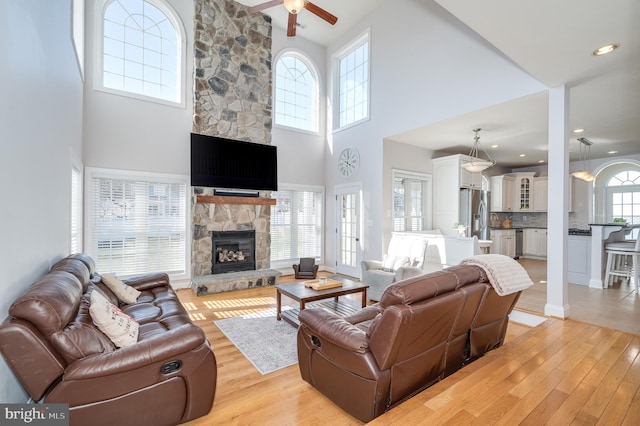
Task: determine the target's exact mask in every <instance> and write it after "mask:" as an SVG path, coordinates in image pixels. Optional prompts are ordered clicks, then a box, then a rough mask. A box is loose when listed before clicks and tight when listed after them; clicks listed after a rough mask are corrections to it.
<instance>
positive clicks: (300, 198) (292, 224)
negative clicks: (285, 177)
mask: <svg viewBox="0 0 640 426" xmlns="http://www.w3.org/2000/svg"><path fill="white" fill-rule="evenodd" d="M272 197H274V198H275V199H276V200H277V201H276V205H275V206H271V262H272V263H278V262H281V263H285V261H286V262H291V261H294V260H298V259H300V258H301V257H314V258H316V259H321V257H322V234H323V220H322V219H323V218H322V212H323V206H322V200H323V193H322V191H316V190H281V191H277V192H273V193H272Z"/></svg>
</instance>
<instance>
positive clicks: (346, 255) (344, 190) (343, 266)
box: [336, 185, 362, 278]
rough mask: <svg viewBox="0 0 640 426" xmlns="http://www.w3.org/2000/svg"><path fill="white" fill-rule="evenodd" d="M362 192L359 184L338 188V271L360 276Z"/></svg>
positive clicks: (351, 275)
mask: <svg viewBox="0 0 640 426" xmlns="http://www.w3.org/2000/svg"><path fill="white" fill-rule="evenodd" d="M360 192H361V188H360V186H358V185H349V186H340V187H337V188H336V216H337V217H336V245H337V247H336V254H337V256H336V273H338V274H344V275H348V276H350V277H356V278H360V259H361V253H362V247H361V244H360V217H361V215H360Z"/></svg>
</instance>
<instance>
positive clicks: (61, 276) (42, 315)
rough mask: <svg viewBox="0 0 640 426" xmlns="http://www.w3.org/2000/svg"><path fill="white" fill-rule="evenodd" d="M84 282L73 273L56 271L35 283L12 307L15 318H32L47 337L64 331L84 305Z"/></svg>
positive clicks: (11, 312)
mask: <svg viewBox="0 0 640 426" xmlns="http://www.w3.org/2000/svg"><path fill="white" fill-rule="evenodd" d="M81 297H82V284H81V283H80V281H79V280H78V279H77V278H76V277H75V276H74V275H72V274H70V273H69V272H65V271H53V272H50V273H48V274H47V275H45V276H44V277H42V278H41V279H39V280H38V281H36V282H35V283H34V284H32V285H31V286H30V287H29V288H28V289H27V291H25V292H24V293H23V294H22V296H20V297H19V298H18V299H16V300H15V301H14V302H13V304H12V305H11V307H10V308H9V314H10V315H11V316H13V317H16V318H19V319H23V320H25V321H29V322H30V323H32V324H33V325H35V326H36V327H37V328H38V330H40V332H41V333H42V334H44V335H45V336H46V337H50V336H51V335H52V334H53V333H55V332H56V331H60V330H62V329H63V328H64V327H65V326H66V325H67V324H68V323H69V321H71V320H72V319H73V318H74V317H75V315H76V313H77V312H78V307H79V306H80V298H81Z"/></svg>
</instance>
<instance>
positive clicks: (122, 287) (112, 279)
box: [102, 274, 140, 304]
mask: <svg viewBox="0 0 640 426" xmlns="http://www.w3.org/2000/svg"><path fill="white" fill-rule="evenodd" d="M102 282H103V283H105V285H106V286H107V287H109V289H110V290H111V291H112V292H113V293H114V294H115V295H116V296H117V297H118V299H119V300H120V301H121V302H123V303H127V304H132V303H136V301H137V300H138V296H140V292H139V291H138V290H136V289H135V288H133V287H131V286H130V285H126V284H125V283H123V282H122V281H121V280H120V279H119V278H118V277H116V276H115V275H112V274H102Z"/></svg>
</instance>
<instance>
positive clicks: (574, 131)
mask: <svg viewBox="0 0 640 426" xmlns="http://www.w3.org/2000/svg"><path fill="white" fill-rule="evenodd" d="M582 132H584V129H574V130H573V133H582Z"/></svg>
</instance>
